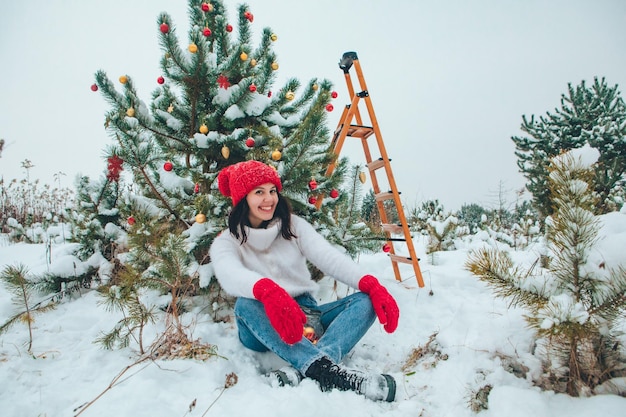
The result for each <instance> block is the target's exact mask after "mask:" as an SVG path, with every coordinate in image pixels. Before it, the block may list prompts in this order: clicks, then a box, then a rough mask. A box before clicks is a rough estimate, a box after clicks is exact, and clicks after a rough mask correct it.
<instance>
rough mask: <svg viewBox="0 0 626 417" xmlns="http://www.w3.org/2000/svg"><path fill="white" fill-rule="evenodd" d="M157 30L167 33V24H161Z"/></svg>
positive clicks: (168, 27)
mask: <svg viewBox="0 0 626 417" xmlns="http://www.w3.org/2000/svg"><path fill="white" fill-rule="evenodd" d="M159 29H160V30H161V33H167V32H169V31H170V25H168V24H167V23H165V22H163V23H161V26H159Z"/></svg>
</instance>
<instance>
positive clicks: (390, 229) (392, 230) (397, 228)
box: [380, 223, 404, 234]
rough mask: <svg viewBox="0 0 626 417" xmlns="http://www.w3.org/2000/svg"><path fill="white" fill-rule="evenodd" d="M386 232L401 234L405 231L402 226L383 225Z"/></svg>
mask: <svg viewBox="0 0 626 417" xmlns="http://www.w3.org/2000/svg"><path fill="white" fill-rule="evenodd" d="M380 226H381V227H382V229H383V231H385V232H389V233H394V234H400V233H402V232H403V231H404V229H402V225H401V224H393V223H383V224H381V225H380Z"/></svg>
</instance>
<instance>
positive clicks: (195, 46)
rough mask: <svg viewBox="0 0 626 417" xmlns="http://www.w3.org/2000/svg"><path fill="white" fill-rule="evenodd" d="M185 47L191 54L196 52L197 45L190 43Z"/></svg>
mask: <svg viewBox="0 0 626 417" xmlns="http://www.w3.org/2000/svg"><path fill="white" fill-rule="evenodd" d="M187 49H188V50H189V52H191V53H192V54H195V53H196V52H198V45H196V44H195V43H190V44H189V46H188V47H187Z"/></svg>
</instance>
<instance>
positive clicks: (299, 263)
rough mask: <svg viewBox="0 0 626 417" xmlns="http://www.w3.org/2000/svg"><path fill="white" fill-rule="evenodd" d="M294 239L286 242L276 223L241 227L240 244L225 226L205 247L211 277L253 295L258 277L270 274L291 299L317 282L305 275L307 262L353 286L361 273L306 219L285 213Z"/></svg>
mask: <svg viewBox="0 0 626 417" xmlns="http://www.w3.org/2000/svg"><path fill="white" fill-rule="evenodd" d="M291 225H292V231H293V233H294V234H295V235H296V237H295V238H292V239H291V240H287V239H285V238H283V237H282V235H281V233H280V221H279V220H278V221H275V222H274V223H272V224H270V225H269V226H268V227H267V228H266V229H253V228H249V227H248V228H246V233H247V235H248V239H247V241H246V242H245V243H244V244H241V242H240V241H239V240H238V239H236V238H235V237H234V236H233V235H232V234H231V233H230V232H229V231H228V230H225V231H223V232H222V233H221V234H220V235H219V236H217V237H216V238H215V240H214V241H213V244H212V245H211V249H210V255H211V263H212V264H213V269H214V271H215V276H216V277H217V280H218V281H219V283H220V285H221V286H222V288H223V289H224V291H226V292H227V293H228V294H230V295H232V296H235V297H247V298H254V295H253V294H252V288H253V287H254V284H255V283H256V282H257V281H258V280H259V279H261V278H270V279H272V280H274V281H275V282H276V283H277V284H278V285H280V286H281V287H282V288H284V289H285V290H286V291H287V292H288V293H289V295H291V296H292V297H296V296H298V295H301V294H304V293H306V292H310V293H315V291H316V290H317V287H318V284H317V283H316V282H315V281H313V280H312V279H311V274H310V272H309V270H308V268H307V262H306V261H307V260H308V261H310V262H311V263H312V264H313V265H315V266H316V267H317V268H319V269H320V270H321V271H322V272H323V273H324V274H326V275H327V276H331V277H333V278H335V279H336V280H337V281H340V282H343V283H345V284H346V285H349V286H351V287H353V288H358V283H359V280H360V279H361V277H363V275H365V274H366V273H367V272H364V271H363V270H362V269H361V267H360V265H359V264H357V263H356V262H354V261H353V260H352V259H351V258H350V257H349V256H348V255H347V254H345V253H343V252H341V251H340V250H339V249H338V248H336V247H335V246H333V245H332V244H330V243H329V242H328V241H327V240H326V239H325V238H324V237H323V236H322V235H320V234H319V233H318V232H317V231H316V230H315V229H314V228H313V226H311V225H310V224H309V223H308V222H307V221H306V220H304V219H302V218H300V217H298V216H296V215H291Z"/></svg>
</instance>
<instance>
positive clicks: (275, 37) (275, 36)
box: [270, 33, 278, 42]
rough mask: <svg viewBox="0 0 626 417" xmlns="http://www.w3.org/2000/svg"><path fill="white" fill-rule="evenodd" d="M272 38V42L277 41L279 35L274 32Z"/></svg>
mask: <svg viewBox="0 0 626 417" xmlns="http://www.w3.org/2000/svg"><path fill="white" fill-rule="evenodd" d="M270 39H271V40H272V42H276V40H277V39H278V35H276V34H275V33H272V34H271V35H270Z"/></svg>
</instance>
